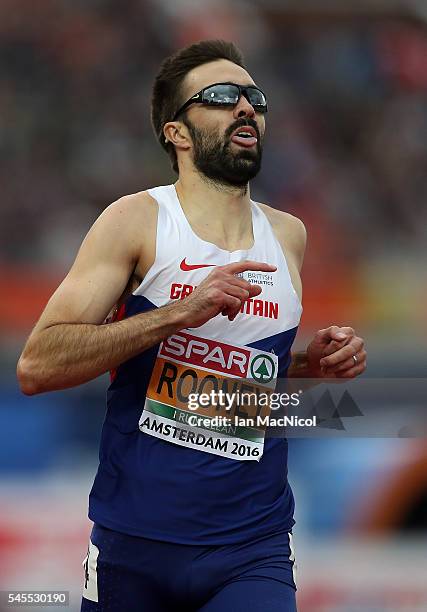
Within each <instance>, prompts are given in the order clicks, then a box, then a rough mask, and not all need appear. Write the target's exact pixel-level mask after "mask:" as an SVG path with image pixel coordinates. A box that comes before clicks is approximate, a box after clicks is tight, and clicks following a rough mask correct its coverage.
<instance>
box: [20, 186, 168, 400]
mask: <svg viewBox="0 0 427 612" xmlns="http://www.w3.org/2000/svg"><path fill="white" fill-rule="evenodd" d="M154 206H155V205H154ZM154 206H153V202H151V201H148V200H145V201H144V196H142V198H141V197H140V199H139V200H136V198H135V196H130V197H128V198H122V199H121V200H119V201H118V202H115V203H114V204H112V205H111V206H109V207H108V208H107V209H106V210H105V211H104V212H103V214H102V215H101V216H100V217H99V218H98V220H97V221H96V222H95V224H94V225H93V227H92V228H91V230H90V231H89V233H88V235H87V236H86V238H85V240H84V241H83V244H82V246H81V248H80V250H79V253H78V255H77V258H76V260H75V262H74V264H73V266H72V268H71V270H70V272H69V273H68V275H67V276H66V278H65V279H64V281H63V282H62V283H61V285H60V286H59V287H58V289H57V290H56V291H55V293H54V294H53V296H52V297H51V299H50V300H49V302H48V304H47V306H46V308H45V310H44V312H43V313H42V315H41V317H40V320H39V321H38V323H37V325H36V326H35V328H34V330H33V331H32V333H31V335H30V337H29V339H28V341H27V343H26V345H25V347H24V350H23V353H22V355H21V357H20V359H19V362H18V369H17V372H18V379H19V382H20V385H21V388H22V390H23V392H24V393H28V394H33V393H38V392H42V391H51V390H55V389H63V388H66V387H70V386H73V385H77V384H80V383H82V382H86V381H88V380H90V379H92V378H95V377H96V376H98V375H99V374H102V373H103V372H106V371H107V370H109V369H111V368H114V367H116V366H117V365H118V364H119V363H121V362H122V361H125V360H126V359H128V358H130V357H132V356H134V355H135V354H136V353H137V352H139V351H140V350H143V349H144V348H145V347H146V346H147V345H148V343H149V342H151V343H152V344H155V343H156V342H157V341H158V334H159V333H160V328H161V326H163V325H165V324H166V327H167V325H168V323H169V321H168V319H167V313H163V312H162V313H158V312H153V313H150V315H151V316H150V318H149V319H147V318H145V319H144V320H142V321H141V319H140V318H139V319H138V318H137V317H134V318H133V319H134V320H126V321H120V322H117V323H113V324H110V325H102V322H103V321H104V320H105V317H106V316H107V314H108V313H109V311H110V310H111V308H112V307H113V306H114V304H115V303H116V302H117V300H118V299H119V297H120V296H121V294H122V293H123V290H124V289H125V287H126V285H127V283H128V281H129V278H130V277H131V275H132V273H133V270H134V268H135V265H136V262H137V261H138V258H139V257H140V256H141V253H144V244H142V238H143V236H142V237H141V236H140V234H141V229H140V228H141V227H142V225H141V224H140V223H138V221H140V220H141V217H142V218H148V222H147V224H148V226H150V225H151V226H152V225H154V226H155V220H156V215H157V210H156V209H155V208H154ZM142 211H143V212H142ZM137 227H138V229H139V231H136V228H137ZM147 256H149V253H148V252H147ZM172 325H173V324H172Z"/></svg>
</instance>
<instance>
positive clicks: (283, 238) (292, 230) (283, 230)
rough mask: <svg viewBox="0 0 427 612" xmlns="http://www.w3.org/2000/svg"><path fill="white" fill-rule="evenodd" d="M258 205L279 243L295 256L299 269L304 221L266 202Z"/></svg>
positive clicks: (302, 249) (304, 234)
mask: <svg viewBox="0 0 427 612" xmlns="http://www.w3.org/2000/svg"><path fill="white" fill-rule="evenodd" d="M260 207H261V209H262V211H263V212H264V214H265V215H266V216H267V218H268V220H269V221H270V223H271V226H272V228H273V231H274V233H275V235H276V237H277V239H278V240H279V242H280V244H281V245H282V247H283V248H284V249H285V251H286V252H287V253H289V254H291V255H292V256H293V257H294V258H295V262H296V264H297V267H298V269H301V266H302V262H303V259H304V252H305V246H306V242H307V232H306V229H305V226H304V223H303V222H302V221H301V219H299V218H298V217H295V216H294V215H291V214H290V213H287V212H284V211H282V210H277V209H275V208H272V207H271V206H267V205H266V204H260Z"/></svg>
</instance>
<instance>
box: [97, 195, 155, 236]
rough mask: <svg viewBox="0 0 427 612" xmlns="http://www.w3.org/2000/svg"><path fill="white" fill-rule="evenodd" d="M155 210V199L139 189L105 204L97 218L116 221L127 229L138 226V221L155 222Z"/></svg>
mask: <svg viewBox="0 0 427 612" xmlns="http://www.w3.org/2000/svg"><path fill="white" fill-rule="evenodd" d="M157 212H158V204H157V202H156V200H155V199H154V198H152V197H151V196H150V195H149V194H148V193H147V192H146V191H140V192H138V193H131V194H129V195H124V196H122V197H121V198H119V199H118V200H116V201H115V202H113V203H112V204H110V205H109V206H107V208H106V209H105V210H104V211H103V212H102V214H101V215H100V217H99V218H100V219H101V218H103V217H104V218H105V217H106V218H108V220H109V221H110V222H111V223H112V224H113V225H114V223H117V224H118V225H120V226H121V227H128V228H129V230H132V229H135V228H137V227H138V222H139V221H144V224H147V223H150V222H154V223H155V222H156V220H157ZM139 229H141V226H139Z"/></svg>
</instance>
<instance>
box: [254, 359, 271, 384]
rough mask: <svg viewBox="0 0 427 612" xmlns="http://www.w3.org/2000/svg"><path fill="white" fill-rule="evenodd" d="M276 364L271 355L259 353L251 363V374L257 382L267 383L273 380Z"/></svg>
mask: <svg viewBox="0 0 427 612" xmlns="http://www.w3.org/2000/svg"><path fill="white" fill-rule="evenodd" d="M275 373H276V364H275V363H274V360H273V359H272V358H271V357H270V355H257V356H256V357H255V358H254V359H253V360H252V363H251V376H252V378H253V379H254V380H256V382H259V383H262V384H264V385H265V384H267V383H269V382H270V381H272V380H273V378H274V375H275Z"/></svg>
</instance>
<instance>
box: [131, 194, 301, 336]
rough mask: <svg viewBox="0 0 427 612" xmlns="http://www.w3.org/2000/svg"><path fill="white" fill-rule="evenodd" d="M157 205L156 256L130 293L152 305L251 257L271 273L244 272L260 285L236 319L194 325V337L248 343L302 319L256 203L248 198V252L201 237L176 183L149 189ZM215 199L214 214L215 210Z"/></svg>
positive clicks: (270, 232) (279, 252) (185, 292)
mask: <svg viewBox="0 0 427 612" xmlns="http://www.w3.org/2000/svg"><path fill="white" fill-rule="evenodd" d="M148 193H149V194H150V196H152V197H153V198H154V199H155V200H156V201H157V202H158V205H159V213H158V222H157V244H156V258H155V261H154V264H153V265H152V267H151V269H150V270H149V271H148V273H147V275H146V276H145V278H144V280H143V281H142V283H141V284H140V286H139V287H138V288H137V289H136V290H135V291H134V294H133V295H140V296H144V297H145V298H146V299H148V300H149V301H150V302H151V303H152V304H153V305H155V306H162V305H164V304H166V303H168V302H170V301H171V300H176V299H183V298H184V297H185V296H186V295H188V294H189V293H190V292H191V291H193V289H194V288H195V287H197V285H198V284H199V283H200V282H201V281H202V280H203V279H204V278H206V276H208V274H209V272H211V271H212V268H213V266H223V265H226V264H229V263H232V262H236V261H242V260H246V259H247V260H251V261H259V262H265V263H268V264H272V265H274V266H276V267H277V271H275V272H271V273H270V272H269V273H265V272H245V273H243V274H242V275H241V276H242V277H243V278H244V279H245V280H248V281H250V282H252V283H255V284H258V285H260V286H261V287H262V293H261V294H260V295H259V296H257V298H255V299H252V300H248V301H247V302H246V303H245V304H244V306H243V308H242V309H241V312H240V313H239V314H238V315H237V317H236V318H235V320H234V321H232V322H230V321H229V320H228V318H227V317H224V316H222V315H218V316H216V317H214V318H213V319H211V320H210V321H208V322H207V323H205V324H204V325H202V326H201V327H198V328H197V332H196V333H197V335H202V336H203V335H206V336H207V337H210V338H214V339H219V340H224V341H227V342H238V343H240V344H247V343H249V342H254V341H257V340H263V339H265V338H267V337H269V336H273V335H275V334H278V333H282V332H284V331H287V330H290V329H293V328H295V327H297V326H298V323H299V320H300V317H301V311H302V307H301V302H300V300H299V298H298V296H297V294H296V292H295V289H294V287H293V285H292V281H291V277H290V275H289V270H288V265H287V262H286V258H285V256H284V254H283V251H282V248H281V246H280V244H279V242H278V240H277V238H276V236H275V235H274V232H273V229H272V227H271V224H270V222H269V221H268V219H267V217H266V215H265V214H264V213H263V211H262V210H261V208H260V206H259V205H258V204H256V203H255V202H252V201H251V208H252V224H253V234H254V243H253V246H252V247H251V248H250V249H248V250H242V249H240V250H237V251H232V252H230V251H226V250H224V249H221V248H220V247H218V246H216V245H215V244H213V243H211V242H207V241H206V240H202V239H201V238H199V237H198V236H197V235H196V234H195V232H194V231H193V229H192V228H191V226H190V224H189V222H188V220H187V218H186V216H185V214H184V211H183V210H182V208H181V205H180V202H179V199H178V196H177V193H176V190H175V186H174V185H167V186H161V187H156V188H154V189H149V190H148ZM214 206H215V205H214V203H213V205H212V214H213V215H214V214H215V208H214Z"/></svg>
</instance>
